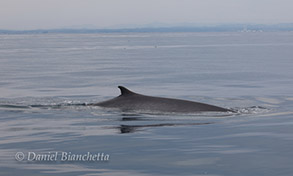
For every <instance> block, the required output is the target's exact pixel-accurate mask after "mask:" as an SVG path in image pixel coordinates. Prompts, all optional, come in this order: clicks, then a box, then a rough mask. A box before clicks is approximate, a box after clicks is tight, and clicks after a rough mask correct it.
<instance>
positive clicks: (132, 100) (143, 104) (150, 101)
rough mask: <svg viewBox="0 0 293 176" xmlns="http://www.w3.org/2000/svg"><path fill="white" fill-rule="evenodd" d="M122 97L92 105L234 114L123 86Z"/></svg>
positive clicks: (144, 109) (168, 111) (160, 110)
mask: <svg viewBox="0 0 293 176" xmlns="http://www.w3.org/2000/svg"><path fill="white" fill-rule="evenodd" d="M118 88H119V89H120V90H121V95H119V96H118V97H116V98H113V99H110V100H108V101H103V102H100V103H95V104H90V105H93V106H100V107H105V108H118V109H121V110H122V111H140V112H141V111H142V112H160V113H199V112H208V111H213V112H232V110H229V109H225V108H221V107H217V106H213V105H209V104H204V103H198V102H193V101H187V100H179V99H171V98H162V97H152V96H146V95H141V94H138V93H134V92H132V91H130V90H128V89H126V88H125V87H123V86H118Z"/></svg>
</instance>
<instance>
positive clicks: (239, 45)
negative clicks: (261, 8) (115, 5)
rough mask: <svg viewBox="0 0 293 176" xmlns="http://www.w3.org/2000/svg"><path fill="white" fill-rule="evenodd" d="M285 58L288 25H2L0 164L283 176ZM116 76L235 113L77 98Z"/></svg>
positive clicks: (290, 73) (30, 170)
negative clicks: (247, 28) (101, 30)
mask: <svg viewBox="0 0 293 176" xmlns="http://www.w3.org/2000/svg"><path fill="white" fill-rule="evenodd" d="M292 68H293V33H292V32H291V33H290V32H286V33H285V32H274V33H125V34H124V33H123V34H121V33H117V34H115V33H114V34H31V35H30V34H23V35H0V175H5V176H6V175H82V176H95V175H102V176H103V175H106V176H107V175H138V176H149V175H159V176H165V175H206V176H224V175H225V176H235V175H243V176H247V175H256V176H259V175H266V176H268V175H272V176H276V175H278V176H281V175H282V176H285V175H286V176H287V175H288V176H290V175H292V174H293V168H292V164H293V151H292V146H293V109H292V108H293V69H292ZM118 85H123V86H126V87H128V88H130V89H131V90H133V91H135V92H139V93H142V94H146V95H153V96H163V97H170V98H180V99H186V100H193V101H200V102H205V103H209V104H214V105H218V106H222V107H226V108H232V109H234V110H236V111H237V112H238V113H234V114H217V113H216V114H210V113H203V114H193V115H188V114H143V113H139V112H120V111H118V110H108V109H102V108H98V107H88V106H83V105H82V104H84V103H93V102H99V101H103V100H106V99H109V98H112V97H115V96H117V95H119V94H120V92H119V90H118V88H117V86H118ZM17 152H22V153H23V154H24V155H21V154H22V153H17ZM32 153H34V154H36V155H39V156H41V155H42V156H44V155H45V154H47V155H53V154H54V153H57V157H56V159H53V160H48V159H43V160H41V161H40V160H37V159H35V160H34V161H30V160H29V159H32V156H33V154H32ZM62 153H67V154H72V155H86V154H88V153H90V154H98V153H100V154H104V155H108V156H109V158H108V161H89V160H86V159H85V160H84V161H68V160H67V161H62V160H61V154H62ZM29 156H31V158H29ZM19 160H21V161H19ZM44 160H46V161H44Z"/></svg>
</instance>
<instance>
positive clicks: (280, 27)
mask: <svg viewBox="0 0 293 176" xmlns="http://www.w3.org/2000/svg"><path fill="white" fill-rule="evenodd" d="M277 31H293V23H284V24H271V25H267V24H223V25H210V26H208V25H207V26H190V27H188V26H187V27H184V26H177V27H176V26H175V27H141V28H121V29H86V28H85V29H66V28H64V29H36V30H1V29H0V34H46V33H73V34H74V33H76V34H82V33H84V34H87V33H132V32H133V33H145V32H277Z"/></svg>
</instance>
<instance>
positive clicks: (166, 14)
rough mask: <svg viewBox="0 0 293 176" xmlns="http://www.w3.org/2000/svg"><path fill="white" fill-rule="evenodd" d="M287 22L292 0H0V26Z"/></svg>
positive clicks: (291, 13)
mask: <svg viewBox="0 0 293 176" xmlns="http://www.w3.org/2000/svg"><path fill="white" fill-rule="evenodd" d="M292 22H293V0H0V29H48V28H50V29H51V28H63V27H74V26H80V27H82V26H86V25H93V26H95V27H97V28H111V27H127V25H129V27H133V26H136V25H137V26H139V25H146V24H152V23H164V24H169V25H174V26H175V25H178V24H184V23H191V24H198V23H200V24H202V23H203V24H219V23H292Z"/></svg>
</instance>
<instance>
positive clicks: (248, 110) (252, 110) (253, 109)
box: [232, 106, 270, 114]
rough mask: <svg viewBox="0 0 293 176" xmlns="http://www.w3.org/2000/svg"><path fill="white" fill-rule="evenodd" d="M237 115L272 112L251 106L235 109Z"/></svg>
mask: <svg viewBox="0 0 293 176" xmlns="http://www.w3.org/2000/svg"><path fill="white" fill-rule="evenodd" d="M232 110H233V111H235V112H236V113H237V114H263V113H267V112H269V111H270V109H268V108H266V107H263V106H251V107H247V108H233V109H232Z"/></svg>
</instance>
